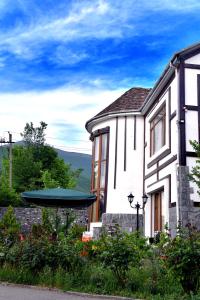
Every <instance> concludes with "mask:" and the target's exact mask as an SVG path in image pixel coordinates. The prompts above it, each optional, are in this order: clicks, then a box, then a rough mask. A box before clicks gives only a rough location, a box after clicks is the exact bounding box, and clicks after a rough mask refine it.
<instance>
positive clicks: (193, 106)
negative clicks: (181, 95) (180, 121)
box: [184, 105, 199, 111]
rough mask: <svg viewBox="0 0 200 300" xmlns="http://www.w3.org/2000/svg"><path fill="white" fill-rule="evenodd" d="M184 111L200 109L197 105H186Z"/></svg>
mask: <svg viewBox="0 0 200 300" xmlns="http://www.w3.org/2000/svg"><path fill="white" fill-rule="evenodd" d="M184 109H185V110H194V111H198V109H199V108H198V106H196V105H185V107H184Z"/></svg>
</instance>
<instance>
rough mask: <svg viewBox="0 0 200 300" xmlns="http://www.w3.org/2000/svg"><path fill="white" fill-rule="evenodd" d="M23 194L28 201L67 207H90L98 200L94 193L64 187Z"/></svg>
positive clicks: (42, 204)
mask: <svg viewBox="0 0 200 300" xmlns="http://www.w3.org/2000/svg"><path fill="white" fill-rule="evenodd" d="M21 196H22V198H24V199H25V200H26V201H27V202H29V203H34V204H36V205H41V206H54V207H67V208H76V207H77V208H78V207H88V206H90V205H91V204H92V203H93V202H95V201H96V196H95V195H93V194H86V193H83V192H80V191H76V190H70V189H62V188H54V189H44V190H36V191H30V192H24V193H22V194H21Z"/></svg>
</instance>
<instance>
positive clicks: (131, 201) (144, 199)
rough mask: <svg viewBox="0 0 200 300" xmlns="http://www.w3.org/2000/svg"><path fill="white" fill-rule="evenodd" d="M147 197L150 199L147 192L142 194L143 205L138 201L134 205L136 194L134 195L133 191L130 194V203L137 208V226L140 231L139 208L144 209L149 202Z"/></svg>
mask: <svg viewBox="0 0 200 300" xmlns="http://www.w3.org/2000/svg"><path fill="white" fill-rule="evenodd" d="M147 199H148V196H147V194H144V195H143V196H142V205H140V204H139V203H138V202H137V203H136V204H135V205H134V206H132V203H133V200H134V196H133V194H132V193H130V194H129V195H128V201H129V203H130V207H132V208H134V209H136V211H137V227H136V229H137V232H139V210H140V209H143V210H144V208H145V205H146V203H147Z"/></svg>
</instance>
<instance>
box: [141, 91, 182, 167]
mask: <svg viewBox="0 0 200 300" xmlns="http://www.w3.org/2000/svg"><path fill="white" fill-rule="evenodd" d="M167 92H168V118H166V120H167V121H168V124H169V140H168V141H169V148H168V149H166V150H165V151H163V152H162V153H161V154H160V155H158V156H157V157H156V158H154V159H153V160H152V161H150V163H148V165H147V168H148V169H149V168H151V167H152V166H153V165H154V164H156V163H157V162H159V161H160V160H162V159H163V158H165V157H166V156H167V155H169V154H170V153H171V87H169V88H168V89H167V91H166V93H167ZM163 105H164V104H163ZM161 107H162V106H161ZM156 113H157V111H156V112H155V114H154V115H153V117H152V118H151V119H150V122H151V120H152V119H153V118H154V117H155V115H156ZM175 114H176V112H175Z"/></svg>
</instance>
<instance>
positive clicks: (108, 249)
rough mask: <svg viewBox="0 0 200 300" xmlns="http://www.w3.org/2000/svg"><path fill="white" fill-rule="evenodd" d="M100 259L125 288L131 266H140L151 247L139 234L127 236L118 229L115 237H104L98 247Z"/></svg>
mask: <svg viewBox="0 0 200 300" xmlns="http://www.w3.org/2000/svg"><path fill="white" fill-rule="evenodd" d="M97 249H99V250H98V257H99V258H100V260H101V261H102V263H103V265H104V266H105V267H106V268H110V269H111V270H112V272H113V273H114V275H115V277H116V279H117V280H118V283H119V284H120V285H121V286H123V287H124V286H125V283H126V279H127V272H128V270H129V268H130V267H131V266H139V264H140V261H141V259H142V258H144V257H145V256H146V255H147V253H148V249H149V247H148V246H147V244H146V239H145V238H144V237H141V236H138V233H134V234H127V233H125V232H122V231H120V229H119V228H118V227H117V228H116V232H115V234H114V235H113V236H108V235H106V236H103V237H102V239H101V240H100V241H99V244H98V245H97Z"/></svg>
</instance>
